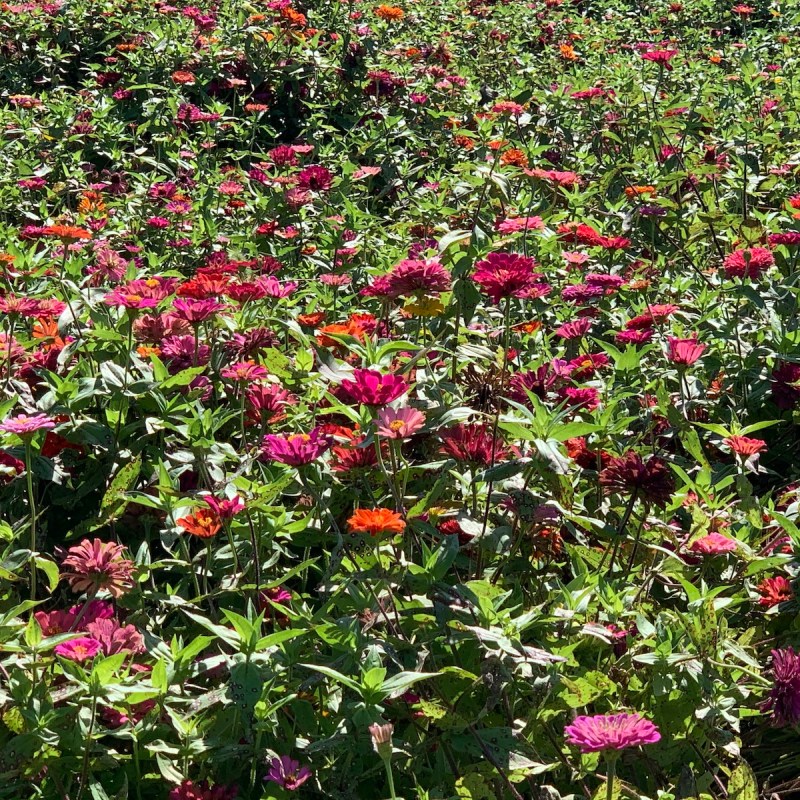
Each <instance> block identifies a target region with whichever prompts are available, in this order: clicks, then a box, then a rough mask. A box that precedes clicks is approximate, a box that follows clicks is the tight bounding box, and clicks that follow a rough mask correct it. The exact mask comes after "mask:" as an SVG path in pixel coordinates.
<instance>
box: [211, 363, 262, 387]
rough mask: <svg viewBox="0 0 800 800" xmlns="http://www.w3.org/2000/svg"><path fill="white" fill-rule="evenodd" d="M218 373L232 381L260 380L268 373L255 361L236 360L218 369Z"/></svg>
mask: <svg viewBox="0 0 800 800" xmlns="http://www.w3.org/2000/svg"><path fill="white" fill-rule="evenodd" d="M219 374H220V375H222V377H223V378H228V379H229V380H232V381H243V382H247V383H252V382H254V381H260V380H261V379H263V378H266V377H267V376H268V375H269V373H268V372H267V370H266V369H264V367H262V366H261V365H260V364H256V363H255V361H237V362H236V363H235V364H231V366H229V367H225V369H223V370H220V373H219Z"/></svg>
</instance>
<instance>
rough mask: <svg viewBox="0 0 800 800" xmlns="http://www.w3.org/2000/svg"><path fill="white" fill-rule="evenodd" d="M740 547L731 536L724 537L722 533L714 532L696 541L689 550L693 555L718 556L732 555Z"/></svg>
mask: <svg viewBox="0 0 800 800" xmlns="http://www.w3.org/2000/svg"><path fill="white" fill-rule="evenodd" d="M738 546H739V543H738V542H737V541H736V540H735V539H731V538H730V536H723V535H722V534H721V533H717V532H716V531H714V532H713V533H709V534H707V535H706V536H701V537H700V538H699V539H695V541H693V542H692V543H691V544H690V545H689V550H690V551H691V552H692V553H700V554H701V555H704V556H717V555H722V554H723V553H732V552H733V551H734V550H736V549H737V548H738Z"/></svg>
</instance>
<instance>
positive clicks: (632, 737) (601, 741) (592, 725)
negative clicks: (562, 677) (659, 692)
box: [564, 713, 661, 753]
mask: <svg viewBox="0 0 800 800" xmlns="http://www.w3.org/2000/svg"><path fill="white" fill-rule="evenodd" d="M564 733H565V734H566V736H567V743H568V744H571V745H574V746H575V747H577V748H578V749H579V750H580V751H581V752H582V753H598V752H602V751H604V750H625V749H626V748H628V747H638V746H639V745H642V744H655V743H656V742H658V741H660V739H661V734H660V733H659V730H658V728H657V727H656V726H655V725H653V723H652V722H650V720H648V719H645V718H644V717H641V716H639V714H625V713H622V714H609V715H604V714H598V715H596V716H593V717H577V718H576V719H575V721H574V722H573V723H572V724H571V725H567V727H566V728H564Z"/></svg>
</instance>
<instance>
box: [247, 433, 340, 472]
mask: <svg viewBox="0 0 800 800" xmlns="http://www.w3.org/2000/svg"><path fill="white" fill-rule="evenodd" d="M330 446H331V441H330V439H329V438H328V437H327V436H325V435H323V434H322V432H321V431H320V430H319V428H315V429H314V430H313V431H311V433H292V434H289V435H288V436H278V435H277V434H272V433H271V434H268V435H267V436H265V437H264V440H263V442H262V444H261V452H262V454H263V456H264V457H265V458H267V459H269V460H270V461H278V462H280V463H281V464H288V465H289V466H291V467H302V466H305V465H306V464H310V463H311V462H312V461H315V460H316V459H317V458H319V457H320V456H321V455H322V454H323V453H324V452H325V451H326V450H327V449H328V448H329V447H330Z"/></svg>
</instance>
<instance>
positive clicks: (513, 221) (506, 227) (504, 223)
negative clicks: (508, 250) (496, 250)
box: [495, 217, 544, 234]
mask: <svg viewBox="0 0 800 800" xmlns="http://www.w3.org/2000/svg"><path fill="white" fill-rule="evenodd" d="M542 228H544V220H543V219H542V218H541V217H511V218H510V219H504V220H501V221H500V222H498V223H497V224H496V225H495V229H496V230H497V232H498V233H502V234H507V233H519V232H520V231H540V230H542Z"/></svg>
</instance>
